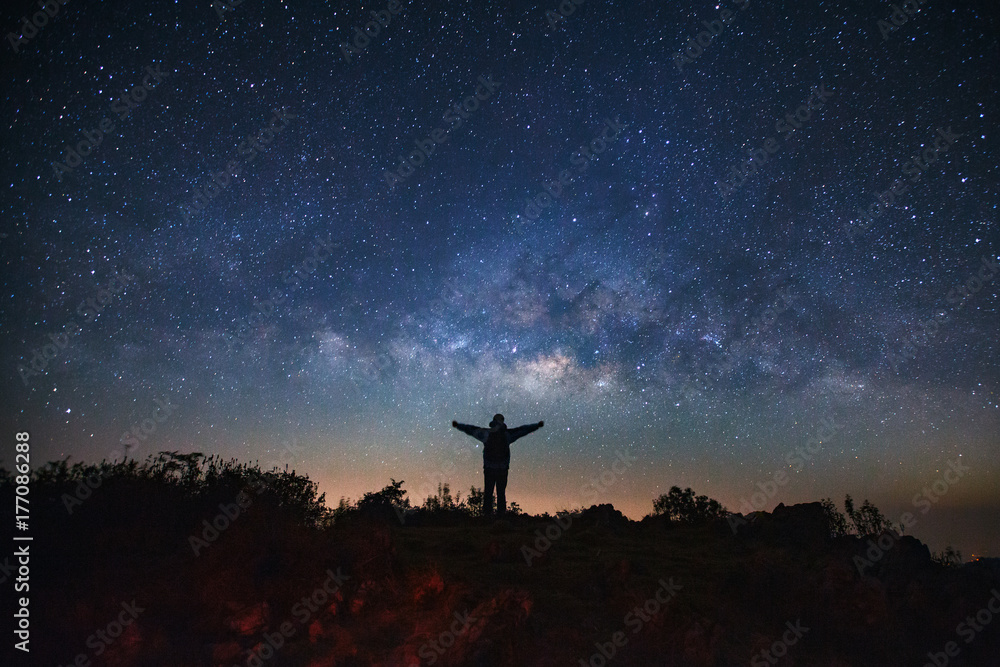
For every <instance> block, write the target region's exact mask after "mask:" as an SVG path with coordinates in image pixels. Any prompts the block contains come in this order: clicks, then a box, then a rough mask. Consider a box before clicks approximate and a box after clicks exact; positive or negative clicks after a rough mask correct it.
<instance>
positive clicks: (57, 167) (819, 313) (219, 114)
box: [0, 0, 1000, 558]
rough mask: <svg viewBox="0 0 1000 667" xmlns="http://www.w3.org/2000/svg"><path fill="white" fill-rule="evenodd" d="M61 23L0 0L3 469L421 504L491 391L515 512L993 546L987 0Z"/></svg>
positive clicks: (248, 8)
mask: <svg viewBox="0 0 1000 667" xmlns="http://www.w3.org/2000/svg"><path fill="white" fill-rule="evenodd" d="M234 1H235V2H238V0H234ZM772 4H773V5H777V6H772ZM53 5H54V6H58V13H57V14H56V15H55V16H54V17H52V18H51V19H49V18H48V17H42V18H37V17H36V18H37V20H38V22H39V23H41V24H42V27H40V28H34V27H29V28H27V29H24V30H23V32H24V35H25V38H24V39H18V36H19V35H20V34H21V32H22V25H21V24H22V19H21V16H24V15H27V16H28V19H29V20H30V19H31V16H30V15H31V13H32V12H34V11H38V6H37V3H35V2H28V1H27V0H17V1H16V2H11V3H8V6H7V7H5V11H4V13H3V14H2V22H0V27H2V29H3V31H4V35H5V37H4V42H3V55H2V57H0V67H2V70H0V80H2V81H3V94H2V102H0V105H2V106H0V119H2V135H0V145H2V148H0V150H2V151H3V155H2V159H0V170H2V171H0V192H2V194H0V211H2V218H0V263H2V266H3V274H2V285H3V291H2V299H0V327H2V328H0V336H2V340H3V343H2V344H3V351H4V353H3V366H2V367H3V374H4V376H3V377H4V385H5V389H4V392H3V393H4V399H3V401H2V405H0V426H2V431H0V432H2V433H4V434H6V435H5V436H3V437H4V438H6V441H8V442H9V445H8V446H6V448H5V449H4V450H3V451H2V452H0V459H2V464H3V465H4V466H6V467H7V468H11V467H12V461H13V444H14V442H13V437H12V434H13V433H14V432H15V431H22V430H27V431H29V432H30V433H31V438H32V443H33V445H32V454H33V463H34V464H36V465H38V464H40V463H42V462H44V461H48V460H55V459H62V458H65V457H70V462H71V463H72V462H75V461H95V460H100V459H102V458H113V457H116V456H117V457H119V458H120V457H121V456H123V455H124V454H125V453H126V452H127V454H128V455H129V456H133V457H136V458H140V459H142V458H145V457H146V456H147V455H150V454H155V453H156V452H158V451H161V450H179V451H182V452H189V451H201V452H204V453H206V454H220V455H222V456H224V457H226V458H229V457H236V458H238V459H241V460H259V461H260V462H261V463H262V464H268V465H272V464H279V463H280V464H281V465H282V466H284V464H285V463H287V464H289V465H290V467H292V468H294V469H295V470H296V471H298V472H301V473H306V474H308V475H309V476H310V477H311V478H312V479H315V480H317V481H318V482H319V484H320V488H321V490H322V491H325V492H326V494H327V498H328V501H331V502H332V503H333V504H336V501H337V499H339V498H340V497H341V496H346V497H349V498H353V499H357V498H358V497H359V496H360V495H361V494H362V493H364V492H366V491H373V490H378V489H380V488H382V487H383V486H385V485H386V484H388V483H389V480H390V478H395V479H397V480H398V479H404V480H405V481H406V483H405V485H404V488H406V489H408V490H409V491H410V494H411V499H412V500H415V501H418V502H419V501H421V500H422V499H423V497H425V496H426V495H428V493H429V492H430V491H431V490H432V489H433V488H435V487H436V483H437V481H439V480H441V479H445V480H446V481H449V482H450V483H451V485H452V488H453V490H454V489H459V490H462V491H463V495H464V493H466V492H467V490H468V488H469V487H470V486H472V485H473V484H475V485H477V486H481V485H482V453H481V449H479V448H478V446H477V445H478V443H477V442H476V441H475V440H474V439H472V438H469V437H468V436H466V435H464V434H462V433H460V432H459V431H457V430H455V429H453V428H451V420H453V419H456V420H458V421H460V422H464V423H472V424H477V425H480V426H485V425H486V424H487V423H488V422H489V420H490V418H491V417H492V415H493V414H494V413H495V412H502V413H503V414H504V415H505V416H506V421H507V423H508V425H510V426H518V425H521V424H525V423H531V422H536V421H538V420H545V427H544V428H543V429H541V430H540V431H537V432H535V433H533V434H531V435H529V436H527V437H525V438H524V439H522V440H520V441H518V442H517V443H516V444H515V445H514V446H513V448H512V449H513V455H512V460H511V472H510V485H509V486H508V489H507V498H508V501H516V502H517V503H519V504H520V505H521V507H522V508H523V509H525V510H527V511H532V512H538V513H540V512H543V511H549V512H554V511H556V510H558V509H562V508H575V507H579V506H581V505H588V506H589V505H590V504H591V503H594V502H598V503H599V502H610V503H613V504H614V505H615V507H617V508H618V509H621V510H622V511H623V512H625V513H626V514H627V515H628V516H630V517H632V518H635V519H638V518H640V517H641V516H643V515H644V514H647V513H649V512H650V511H651V510H652V500H653V498H655V497H656V496H658V495H659V494H661V493H665V492H666V491H667V490H668V489H669V488H670V487H671V486H673V485H680V486H682V487H687V486H690V487H692V488H693V489H694V490H695V492H696V493H699V494H707V495H709V496H710V497H713V498H716V499H718V500H719V501H720V502H722V503H723V504H724V505H726V506H727V507H728V508H729V509H731V510H739V509H740V508H741V506H743V507H745V506H744V505H743V503H744V502H753V501H752V500H751V499H752V498H753V494H754V493H758V494H760V495H758V496H757V499H758V501H760V502H758V504H757V505H755V506H754V508H755V509H766V510H768V511H770V510H771V509H772V508H773V507H774V506H775V505H776V504H777V503H779V502H783V503H785V504H792V503H796V502H808V501H813V500H819V499H821V498H824V497H827V496H831V497H833V498H834V500H836V501H837V502H838V504H840V503H841V501H842V500H843V496H844V494H845V493H850V494H851V495H852V496H853V497H854V498H855V499H856V501H858V502H859V503H860V501H861V500H862V499H864V498H869V499H871V500H872V501H873V502H875V504H876V505H878V506H879V508H880V509H882V511H883V512H884V513H885V514H886V516H887V517H888V518H889V519H891V520H893V521H897V520H898V519H899V517H900V515H901V513H903V512H905V511H911V512H913V513H914V514H915V516H916V518H917V523H916V525H915V526H914V527H913V529H912V531H911V532H912V533H913V534H915V535H917V537H920V538H921V539H923V540H924V541H925V542H927V543H928V544H929V545H930V546H931V548H932V549H933V550H940V549H942V548H943V547H944V546H945V545H946V544H949V543H950V544H952V545H954V546H955V547H957V548H959V549H961V550H962V551H963V553H964V555H965V556H966V558H969V557H971V556H972V555H980V556H982V555H985V556H1000V497H998V495H1000V494H998V493H997V489H998V488H1000V465H998V459H1000V457H998V454H997V451H998V446H1000V373H998V371H1000V365H998V347H1000V344H998V336H997V332H998V325H1000V316H998V300H997V292H998V285H1000V270H998V267H997V266H996V262H997V259H998V257H1000V234H998V227H997V221H998V217H1000V208H998V207H1000V157H998V156H1000V143H998V135H997V131H996V130H997V117H998V113H1000V93H998V90H1000V46H998V34H1000V31H998V25H1000V21H998V13H997V11H996V7H995V3H993V2H972V3H956V2H951V3H949V2H944V1H941V0H928V1H927V2H925V3H923V4H922V5H917V2H916V1H915V0H911V2H908V3H906V9H909V10H910V11H911V12H915V13H913V14H912V15H908V14H907V13H906V12H905V11H903V9H902V8H901V9H899V10H898V12H897V13H896V16H895V23H897V24H899V25H894V23H893V14H894V11H896V10H894V7H895V6H896V5H891V4H889V3H883V2H837V3H834V2H817V1H815V0H807V1H806V2H801V3H763V2H761V3H758V2H746V3H740V2H726V3H723V4H719V5H715V4H710V3H693V4H692V3H685V2H681V3H672V2H650V1H639V2H606V1H604V0H585V1H583V2H581V3H580V4H579V5H574V4H573V3H572V2H571V1H570V0H566V1H565V2H563V3H562V5H561V7H562V12H561V13H560V10H559V7H560V5H559V3H558V2H557V1H556V0H550V1H549V2H542V3H538V4H529V3H524V2H513V3H499V2H485V3H484V2H458V1H456V2H448V3H422V2H421V3H417V2H404V3H397V2H396V0H393V1H392V2H387V1H386V2H383V1H380V0H378V1H376V2H374V3H364V4H362V3H358V2H354V1H351V2H328V3H320V2H311V1H307V0H293V1H291V2H277V1H276V0H243V1H242V2H240V3H239V4H228V5H227V4H224V3H222V2H216V3H214V4H213V3H212V2H208V1H205V0H198V2H187V1H185V2H173V3H166V2H158V3H140V2H123V1H120V0H116V1H109V2H102V3H86V2H68V3H67V4H65V5H58V2H55V3H53ZM918 6H919V11H915V9H914V8H916V7H918ZM50 11H53V10H51V8H50ZM373 12H374V13H375V15H374V18H373V15H372V13H373ZM43 18H44V20H43ZM903 19H905V21H904V20H903ZM377 21H381V23H378V22H377ZM880 21H881V22H882V23H880ZM383 24H384V25H383ZM366 27H367V29H368V31H369V33H370V34H371V36H367V35H365V34H364V32H363V31H364V30H365V28H366ZM355 28H358V30H357V31H355ZM711 32H716V33H717V34H716V35H715V36H712V35H711ZM11 33H13V35H11ZM699 33H701V34H699ZM29 34H30V35H34V36H33V37H31V38H30V39H28V38H27V35H29ZM418 146H420V147H423V150H424V151H426V153H421V152H420V149H419V148H418ZM560 178H562V181H560ZM880 197H881V202H880ZM809 448H811V450H812V451H809ZM946 471H947V476H946ZM602 473H603V475H604V476H603V478H602V477H601V475H602ZM776 474H777V475H778V479H780V480H783V482H784V483H783V484H778V483H777V482H774V481H773V480H774V479H775V475H776ZM935 483H936V487H935ZM935 488H936V490H935ZM925 489H926V493H927V494H929V495H925ZM414 496H415V497H414ZM928 498H931V499H932V500H933V502H932V500H929V499H928ZM765 500H766V502H763V501H765Z"/></svg>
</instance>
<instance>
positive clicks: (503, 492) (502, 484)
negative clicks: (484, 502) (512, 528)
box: [495, 468, 507, 516]
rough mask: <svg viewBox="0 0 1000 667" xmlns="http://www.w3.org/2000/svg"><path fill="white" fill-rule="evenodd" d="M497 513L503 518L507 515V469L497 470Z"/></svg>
mask: <svg viewBox="0 0 1000 667" xmlns="http://www.w3.org/2000/svg"><path fill="white" fill-rule="evenodd" d="M495 472H496V484H497V513H498V514H500V516H503V515H504V514H506V513H507V468H504V469H503V470H496V471H495Z"/></svg>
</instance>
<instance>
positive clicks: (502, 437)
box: [455, 424, 541, 468]
mask: <svg viewBox="0 0 1000 667" xmlns="http://www.w3.org/2000/svg"><path fill="white" fill-rule="evenodd" d="M455 428H457V429H458V430H459V431H462V432H463V433H468V434H469V435H471V436H472V437H473V438H475V439H476V440H478V441H479V442H481V443H483V467H484V468H509V467H510V443H512V442H514V441H515V440H517V439H518V438H520V437H522V436H525V435H528V434H529V433H531V432H532V431H537V430H538V429H539V428H541V426H540V425H539V424H525V425H524V426H518V427H517V428H507V427H506V426H502V427H500V428H499V429H497V430H496V431H490V429H488V428H482V427H481V426H472V425H471V424H458V425H457V426H456V427H455Z"/></svg>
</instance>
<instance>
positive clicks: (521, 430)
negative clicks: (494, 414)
mask: <svg viewBox="0 0 1000 667" xmlns="http://www.w3.org/2000/svg"><path fill="white" fill-rule="evenodd" d="M543 426H545V422H544V421H540V422H538V423H537V424H525V425H524V426H518V427H517V428H511V429H507V441H508V442H514V441H515V440H517V439H518V438H520V437H522V436H525V435H528V434H529V433H531V432H532V431H537V430H538V429H540V428H541V427H543Z"/></svg>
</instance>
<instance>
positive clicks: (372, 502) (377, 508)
mask: <svg viewBox="0 0 1000 667" xmlns="http://www.w3.org/2000/svg"><path fill="white" fill-rule="evenodd" d="M389 481H390V482H391V483H390V484H389V485H387V486H385V487H384V488H383V489H382V490H381V491H369V492H368V493H366V494H365V495H363V496H362V497H361V500H359V501H358V510H359V511H361V512H372V511H374V512H376V513H378V512H383V511H385V510H392V511H396V510H400V511H405V510H407V509H409V508H410V499H409V498H407V497H406V491H404V490H403V489H402V486H403V481H404V480H399V481H398V482H397V481H396V480H395V479H393V478H392V477H390V478H389Z"/></svg>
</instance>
